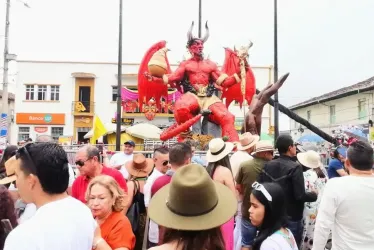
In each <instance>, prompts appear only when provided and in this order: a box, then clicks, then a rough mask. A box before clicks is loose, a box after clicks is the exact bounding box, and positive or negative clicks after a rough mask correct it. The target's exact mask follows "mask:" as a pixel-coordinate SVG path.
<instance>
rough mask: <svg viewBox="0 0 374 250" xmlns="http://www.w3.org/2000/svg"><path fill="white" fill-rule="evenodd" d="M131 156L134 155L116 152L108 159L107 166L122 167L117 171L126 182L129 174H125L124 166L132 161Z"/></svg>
mask: <svg viewBox="0 0 374 250" xmlns="http://www.w3.org/2000/svg"><path fill="white" fill-rule="evenodd" d="M133 156H134V154H131V155H128V154H125V153H124V152H118V153H116V154H114V155H113V156H112V157H111V158H110V161H109V164H110V166H111V167H116V166H122V167H121V169H120V170H119V171H120V172H121V174H122V175H123V177H124V178H125V179H126V180H127V179H128V178H129V172H127V170H126V168H125V166H124V165H125V164H126V163H127V162H128V161H132V159H133Z"/></svg>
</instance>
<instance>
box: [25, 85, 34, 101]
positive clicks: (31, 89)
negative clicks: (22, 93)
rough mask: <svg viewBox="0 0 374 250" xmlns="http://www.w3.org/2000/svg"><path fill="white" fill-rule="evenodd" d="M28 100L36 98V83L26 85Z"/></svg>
mask: <svg viewBox="0 0 374 250" xmlns="http://www.w3.org/2000/svg"><path fill="white" fill-rule="evenodd" d="M26 100H34V85H26Z"/></svg>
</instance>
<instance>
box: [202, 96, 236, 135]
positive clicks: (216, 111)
mask: <svg viewBox="0 0 374 250" xmlns="http://www.w3.org/2000/svg"><path fill="white" fill-rule="evenodd" d="M209 110H210V111H211V114H210V115H209V117H208V118H209V120H210V121H211V122H214V123H216V124H218V125H220V126H221V129H222V136H227V137H229V141H230V142H237V141H239V136H238V132H236V130H235V124H234V123H235V116H234V115H233V114H231V113H230V112H229V111H228V109H227V108H226V106H225V104H223V103H222V102H217V103H214V104H212V105H210V106H209Z"/></svg>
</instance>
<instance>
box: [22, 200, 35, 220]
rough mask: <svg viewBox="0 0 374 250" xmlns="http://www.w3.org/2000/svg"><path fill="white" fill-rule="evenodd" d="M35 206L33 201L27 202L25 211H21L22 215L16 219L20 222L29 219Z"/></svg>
mask: <svg viewBox="0 0 374 250" xmlns="http://www.w3.org/2000/svg"><path fill="white" fill-rule="evenodd" d="M36 210H37V209H36V206H35V204H34V203H29V204H27V205H26V207H25V211H24V212H23V213H22V215H21V216H20V217H19V219H18V223H19V224H22V223H24V222H25V221H27V220H29V219H30V218H31V217H33V216H34V215H35V214H36Z"/></svg>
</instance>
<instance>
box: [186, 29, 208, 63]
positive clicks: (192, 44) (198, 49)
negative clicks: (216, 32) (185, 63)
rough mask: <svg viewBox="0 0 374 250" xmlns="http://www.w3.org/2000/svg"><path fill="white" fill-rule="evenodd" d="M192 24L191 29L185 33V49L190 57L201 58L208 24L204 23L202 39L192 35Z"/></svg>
mask: <svg viewBox="0 0 374 250" xmlns="http://www.w3.org/2000/svg"><path fill="white" fill-rule="evenodd" d="M193 26H194V22H192V23H191V27H190V29H189V30H188V32H187V48H188V51H189V52H190V53H191V55H192V56H195V55H198V56H201V57H202V56H203V49H204V43H205V42H206V41H207V40H208V38H209V27H208V22H206V23H205V35H204V37H194V36H193V35H192V30H193Z"/></svg>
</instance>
